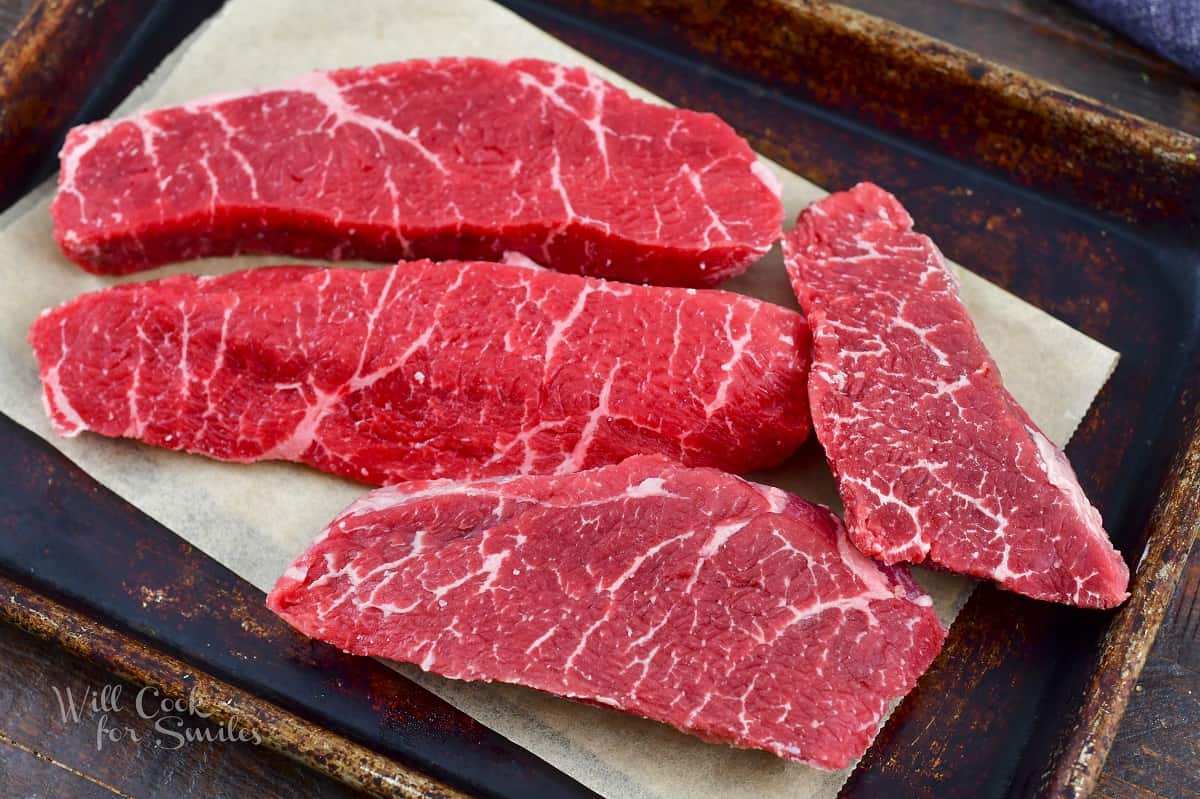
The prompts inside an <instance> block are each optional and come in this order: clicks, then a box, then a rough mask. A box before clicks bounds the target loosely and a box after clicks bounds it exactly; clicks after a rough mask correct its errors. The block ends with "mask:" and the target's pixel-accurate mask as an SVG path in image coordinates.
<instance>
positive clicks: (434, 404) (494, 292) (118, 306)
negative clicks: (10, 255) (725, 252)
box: [30, 261, 809, 485]
mask: <svg viewBox="0 0 1200 799" xmlns="http://www.w3.org/2000/svg"><path fill="white" fill-rule="evenodd" d="M30 341H31V343H32V344H33V348H34V351H35V354H36V355H37V358H38V361H39V363H40V365H41V377H42V382H43V387H44V399H45V404H46V408H47V411H48V413H49V415H50V419H51V421H52V422H53V424H54V427H55V429H56V430H57V431H58V432H59V433H60V434H62V435H66V436H71V435H75V434H77V433H79V432H81V431H84V430H93V431H95V432H97V433H101V434H103V435H107V436H125V437H128V438H136V439H140V440H142V441H145V442H147V443H150V444H154V445H156V446H160V447H168V448H170V449H177V450H186V451H188V452H197V453H202V454H204V455H209V456H211V457H214V458H220V459H222V460H230V461H242V462H245V461H256V460H291V461H300V462H303V463H308V464H311V465H313V466H316V467H317V468H319V469H324V470H326V471H329V472H333V473H335V474H340V475H343V476H346V477H350V478H353V479H356V480H360V481H363V482H366V483H371V484H375V485H379V484H384V483H390V482H397V481H401V480H409V479H423V478H431V477H454V478H467V477H478V476H490V475H500V474H514V473H523V474H527V473H548V472H569V471H575V470H578V469H582V468H587V467H589V466H595V465H601V464H606V463H616V462H619V461H620V460H622V459H624V458H625V457H627V456H629V455H632V454H637V453H640V452H650V453H655V452H657V453H663V454H666V455H669V456H671V457H673V458H675V459H678V460H680V461H682V462H684V463H687V464H689V465H704V466H718V467H720V468H723V469H726V470H728V471H734V472H746V471H750V470H753V469H757V468H761V467H764V466H766V465H769V464H777V463H779V462H781V461H782V460H783V459H784V458H786V457H787V455H788V454H790V453H791V452H792V451H793V450H794V449H795V448H796V447H797V446H798V445H799V444H800V442H801V441H803V440H804V438H805V437H806V436H807V435H808V430H809V421H808V400H807V397H806V396H805V392H804V385H805V381H806V378H807V374H808V345H809V338H808V328H807V326H806V324H805V322H804V318H803V317H802V316H801V315H800V314H798V313H796V312H795V311H790V310H787V309H784V308H780V307H778V306H775V305H771V304H769V303H764V302H760V301H758V300H754V299H751V298H748V297H743V296H741V295H738V294H730V293H727V292H723V291H713V290H697V289H674V288H658V287H652V286H635V285H630V284H625V283H609V282H606V281H603V280H599V279H595V278H584V277H578V276H574V275H563V274H559V273H556V272H552V271H549V270H546V269H539V268H531V267H520V266H508V265H504V264H495V263H482V262H478V263H471V262H444V263H441V264H434V263H431V262H429V261H422V262H414V263H401V264H398V265H396V266H393V267H390V268H384V269H370V270H360V269H317V268H311V267H304V266H295V267H275V268H267V269H253V270H247V271H243V272H235V273H232V274H228V275H224V276H221V277H212V278H203V277H201V278H197V277H193V276H190V275H181V276H177V277H169V278H165V279H162V280H157V281H152V282H148V283H143V284H130V285H125V286H119V287H116V288H110V289H107V290H105V291H100V292H96V293H94V294H87V295H84V296H82V297H80V298H78V299H76V300H73V301H71V302H68V303H66V304H65V305H62V306H59V307H58V308H55V309H51V310H49V311H45V312H43V313H42V315H41V316H40V317H39V318H38V319H37V320H36V321H35V322H34V324H33V326H32V328H31V331H30Z"/></svg>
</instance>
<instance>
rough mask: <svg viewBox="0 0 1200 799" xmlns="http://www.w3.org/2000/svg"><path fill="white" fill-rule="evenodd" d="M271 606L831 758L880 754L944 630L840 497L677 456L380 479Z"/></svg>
mask: <svg viewBox="0 0 1200 799" xmlns="http://www.w3.org/2000/svg"><path fill="white" fill-rule="evenodd" d="M267 604H268V605H270V607H271V608H272V609H273V610H274V611H275V612H276V613H278V614H279V615H280V616H282V617H283V618H284V619H285V620H287V621H288V623H290V624H292V625H293V626H295V627H296V628H297V629H299V630H301V631H302V632H304V633H306V634H307V635H310V636H312V637H314V638H319V639H321V640H324V641H328V642H330V643H332V644H334V645H335V646H338V647H341V648H342V649H344V650H346V651H348V652H352V653H354V654H359V655H373V656H377V657H384V658H390V659H392V660H400V661H407V662H410V663H416V664H418V665H419V666H420V667H421V668H423V669H425V670H427V671H432V672H436V673H438V674H442V675H445V676H447V677H453V678H455V679H461V680H485V681H491V680H500V681H503V682H510V683H517V684H520V685H526V686H529V687H532V688H537V689H539V690H542V691H549V692H551V693H555V694H558V695H560V696H566V697H571V698H573V699H579V700H583V701H585V702H591V703H597V704H602V705H608V706H611V707H614V708H618V709H620V710H624V711H627V712H630V713H635V714H637V715H640V716H645V717H647V718H651V719H655V720H657V721H663V722H666V723H668V724H671V725H673V726H675V727H678V728H679V729H681V730H683V731H684V732H688V733H691V734H693V735H697V736H699V737H701V738H704V739H705V740H708V741H713V742H720V743H728V744H733V745H734V746H739V747H752V748H757V749H766V750H768V751H770V752H774V753H775V754H777V755H779V756H781V757H785V758H789V759H791V760H799V761H802V762H805V763H809V764H812V765H814V766H817V767H818V768H825V769H833V768H842V767H844V766H846V765H848V764H849V763H850V762H852V761H853V760H854V759H855V758H857V757H858V756H859V755H861V754H862V753H863V751H864V750H865V749H866V748H867V746H868V745H869V744H870V742H871V739H872V738H873V737H874V736H875V732H876V730H877V729H878V728H879V723H880V720H881V719H882V717H883V715H884V713H885V712H886V710H887V708H888V707H889V705H890V703H891V702H892V701H893V700H894V699H896V698H898V697H900V696H903V695H904V694H905V693H907V692H908V690H909V689H910V688H912V686H913V684H914V683H915V682H916V680H917V677H918V676H920V674H921V673H922V672H923V671H924V670H925V669H926V667H928V666H929V664H930V662H932V660H933V658H934V656H935V655H936V654H937V652H938V650H939V648H940V647H941V643H942V639H943V637H944V631H943V630H942V627H941V625H940V624H939V622H938V619H937V616H936V615H935V614H934V612H933V609H932V607H931V604H932V603H931V602H930V599H929V597H928V596H926V595H925V594H924V593H923V592H922V591H921V590H920V588H918V587H917V585H916V583H914V582H913V581H912V578H911V577H909V575H908V572H907V571H906V570H905V569H904V567H902V566H901V567H888V566H879V565H878V564H876V563H874V562H873V561H871V560H868V559H867V558H865V557H863V556H862V555H861V554H859V553H858V552H857V551H856V550H855V549H854V547H853V546H851V545H850V543H849V542H848V541H847V540H846V537H845V531H844V529H843V528H842V525H841V523H840V522H839V521H838V519H837V517H835V516H834V515H833V514H832V513H830V512H829V510H828V509H826V508H823V507H821V506H819V505H813V504H810V503H808V502H805V501H803V500H801V499H799V498H797V497H795V496H791V495H789V494H787V493H785V492H783V491H780V490H779V489H776V488H770V487H768V486H762V485H756V484H754V483H748V482H746V481H744V480H741V479H739V478H736V477H732V476H730V475H727V474H722V473H721V472H718V471H716V470H714V469H688V468H685V467H682V466H679V465H676V464H673V463H671V462H670V461H668V460H667V459H665V458H663V457H661V456H637V457H632V458H629V459H628V460H626V461H624V462H623V463H620V464H618V465H615V466H606V467H602V468H599V469H592V470H589V471H585V472H579V473H577V474H573V475H569V476H564V477H517V478H498V479H494V480H485V481H476V482H451V481H449V480H442V481H433V482H418V483H405V484H401V485H396V486H391V487H388V488H383V489H379V490H377V491H373V492H371V493H369V494H367V495H366V496H364V497H362V498H361V499H359V500H358V501H357V502H355V503H354V504H353V505H351V506H350V507H349V508H347V509H346V510H345V511H344V512H343V513H342V514H341V516H339V517H338V518H337V519H335V520H334V521H333V523H332V524H330V525H329V527H328V528H326V530H325V531H324V532H323V533H321V534H320V535H319V536H317V538H316V540H315V541H314V542H313V543H312V545H311V546H310V547H309V549H308V551H307V552H305V553H304V554H303V555H301V556H300V558H299V559H298V560H297V561H296V562H295V563H294V564H293V565H292V566H291V567H290V568H288V570H287V571H286V572H285V573H284V575H283V577H282V578H280V580H279V582H278V583H277V584H276V585H275V588H274V590H273V591H272V592H271V594H270V596H269V597H268V598H267Z"/></svg>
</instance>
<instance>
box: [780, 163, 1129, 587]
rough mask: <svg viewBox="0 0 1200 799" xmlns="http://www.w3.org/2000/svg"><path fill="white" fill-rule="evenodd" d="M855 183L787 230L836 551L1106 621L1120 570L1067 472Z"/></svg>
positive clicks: (967, 324)
mask: <svg viewBox="0 0 1200 799" xmlns="http://www.w3.org/2000/svg"><path fill="white" fill-rule="evenodd" d="M912 224H913V223H912V219H911V217H909V215H908V213H907V212H906V211H905V210H904V208H903V207H901V205H900V203H899V202H897V200H896V198H895V197H893V196H891V195H890V194H888V193H887V192H885V191H883V190H882V189H880V188H879V187H878V186H873V185H871V184H869V183H862V184H859V185H858V186H856V187H854V188H853V189H851V190H850V191H848V192H844V193H841V194H834V195H832V196H830V197H828V198H826V199H825V200H822V201H821V202H818V203H815V204H814V205H812V206H810V207H809V208H808V209H806V210H805V211H804V212H803V213H801V214H800V219H799V221H798V222H797V224H796V228H795V230H794V231H792V232H791V233H789V234H786V235H785V237H784V254H785V260H786V263H787V268H788V274H789V275H790V277H791V280H792V286H793V288H794V289H795V291H796V296H797V297H798V298H799V300H800V305H801V306H802V307H803V308H804V312H805V313H806V314H807V315H808V321H809V324H810V325H811V326H812V329H813V368H812V372H811V376H810V378H809V401H810V403H811V404H812V413H813V425H814V428H815V430H816V433H817V438H818V439H819V440H820V441H821V444H822V445H823V446H824V447H825V453H826V455H828V457H829V462H830V464H831V465H832V467H833V470H834V473H835V474H836V475H837V478H838V486H839V489H840V492H841V496H842V502H843V504H844V505H845V508H846V524H847V526H848V527H849V530H850V538H851V539H852V540H853V541H854V543H855V545H857V546H858V548H859V549H860V550H862V551H863V552H864V553H866V554H867V555H870V556H872V557H875V558H879V559H881V560H883V561H884V562H885V563H896V562H898V561H909V562H912V563H921V562H923V561H928V562H929V563H931V564H932V565H934V566H938V567H941V568H943V569H948V570H950V571H955V572H960V573H962V574H969V575H972V576H975V577H984V578H987V579H990V580H994V581H996V582H997V583H999V585H1000V586H1001V587H1003V588H1006V589H1008V590H1010V591H1016V592H1018V593H1022V594H1026V595H1028V596H1031V597H1036V598H1038V599H1046V600H1050V601H1054V602H1065V603H1068V604H1072V605H1080V606H1082V607H1098V608H1105V607H1112V606H1114V605H1117V604H1119V603H1120V602H1122V601H1123V600H1124V599H1125V597H1126V596H1128V594H1127V593H1126V588H1127V586H1128V582H1129V570H1128V569H1127V568H1126V566H1125V563H1124V561H1122V560H1121V556H1120V555H1119V554H1118V553H1117V552H1116V551H1115V550H1114V549H1113V547H1112V545H1111V544H1110V543H1109V540H1108V536H1107V535H1106V534H1105V532H1104V528H1103V526H1102V524H1101V520H1100V514H1099V512H1097V510H1096V509H1095V508H1094V507H1092V505H1091V504H1090V503H1089V502H1088V499H1087V497H1086V496H1084V493H1083V489H1081V488H1080V487H1079V482H1078V481H1077V480H1076V478H1075V473H1074V472H1073V471H1072V470H1071V466H1070V464H1069V463H1068V462H1067V459H1066V456H1065V455H1063V453H1062V452H1061V451H1060V450H1059V449H1058V448H1057V447H1055V446H1054V445H1053V444H1052V443H1051V442H1050V441H1049V440H1048V439H1047V438H1046V436H1045V435H1043V434H1042V432H1041V431H1040V430H1039V429H1038V427H1037V425H1035V424H1034V423H1033V422H1032V421H1031V420H1030V419H1029V417H1028V416H1027V415H1026V413H1025V411H1024V410H1022V409H1021V406H1020V405H1018V404H1017V402H1016V400H1014V399H1013V398H1012V396H1011V395H1010V394H1009V393H1008V391H1007V390H1005V388H1004V385H1003V383H1002V382H1001V380H1000V372H999V371H998V370H997V368H996V364H995V363H994V362H993V361H992V358H991V356H990V355H988V352H987V349H986V348H985V347H984V345H983V342H981V341H980V340H979V336H978V334H977V333H976V331H975V326H974V325H973V324H972V323H971V319H970V318H969V317H968V316H967V312H966V309H965V308H963V305H962V302H961V301H960V300H959V296H958V283H957V281H956V280H955V278H954V277H953V276H952V275H951V273H950V272H949V271H948V270H947V268H946V264H945V261H944V260H943V259H942V254H941V253H940V252H939V251H938V249H937V247H935V246H934V244H933V242H932V241H930V240H929V239H928V238H927V237H925V236H922V235H920V234H918V233H915V232H913V230H912Z"/></svg>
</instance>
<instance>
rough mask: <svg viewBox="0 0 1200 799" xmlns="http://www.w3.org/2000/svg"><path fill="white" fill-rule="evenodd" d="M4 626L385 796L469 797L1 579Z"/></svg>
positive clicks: (412, 798)
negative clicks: (190, 704)
mask: <svg viewBox="0 0 1200 799" xmlns="http://www.w3.org/2000/svg"><path fill="white" fill-rule="evenodd" d="M0 597H2V598H3V600H4V601H2V602H0V622H4V623H7V624H11V625H14V626H15V627H18V628H19V629H22V630H25V631H26V632H28V633H30V634H32V635H34V636H37V637H38V638H41V639H43V640H46V641H51V642H54V643H56V644H58V645H59V646H61V647H62V648H63V649H65V650H66V651H67V652H70V653H71V654H73V655H75V656H77V657H80V658H84V659H86V660H88V661H90V662H92V663H97V664H99V665H101V666H103V667H104V668H106V669H108V670H109V671H111V672H112V673H113V674H115V675H116V676H118V677H121V678H122V679H125V680H128V681H130V682H133V683H136V684H138V685H151V686H154V687H155V688H157V689H158V690H160V691H162V692H163V694H165V695H166V696H170V697H172V698H182V699H187V697H188V696H189V695H191V697H192V698H193V700H194V702H195V705H196V707H198V708H200V709H201V710H203V711H204V712H206V713H208V714H209V715H210V716H211V718H212V719H213V720H215V721H216V722H218V723H222V722H229V721H233V722H236V724H237V725H238V726H239V727H241V728H242V729H245V730H246V731H247V732H255V733H257V734H258V736H259V737H260V738H261V739H262V743H263V745H264V746H266V747H268V748H270V749H272V750H274V751H276V752H279V753H281V754H283V755H285V756H286V757H289V758H292V759H293V760H296V761H298V762H299V763H301V764H303V765H305V766H307V767H309V768H312V769H314V770H317V771H320V772H323V773H326V774H329V775H330V776H332V777H334V778H335V779H339V780H341V781H342V782H344V783H346V784H347V785H350V786H352V787H354V788H356V789H358V790H361V791H365V792H367V793H369V794H372V795H374V796H380V797H397V796H399V797H405V798H406V799H466V794H463V793H460V792H458V791H456V790H454V789H453V788H451V787H449V786H447V785H445V784H443V783H440V782H438V781H437V780H434V779H432V778H430V777H427V776H425V775H424V774H421V773H419V772H417V771H414V770H412V769H409V768H406V767H405V766H402V765H400V764H398V763H396V762H394V761H392V760H390V759H388V758H386V757H383V756H382V755H379V754H377V753H375V752H372V751H371V750H369V749H367V748H365V747H362V746H359V745H358V744H355V743H352V742H350V741H348V740H346V739H345V738H342V737H340V736H337V735H334V734H332V733H330V732H328V731H327V730H324V729H322V728H321V727H318V726H316V725H314V724H310V723H309V722H307V721H304V720H303V719H301V718H298V717H297V716H294V715H292V714H291V713H288V712H287V711H285V710H282V709H281V708H279V707H277V706H276V705H273V704H271V703H270V702H266V701H263V700H262V699H259V698H257V697H255V696H252V695H251V694H248V693H246V692H245V691H242V690H240V689H238V688H236V687H234V686H232V685H230V684H229V683H226V682H223V681H221V680H218V679H215V678H214V677H211V676H209V675H207V674H205V673H204V672H202V671H199V670H197V669H194V668H192V667H191V666H189V665H188V664H186V663H184V662H183V661H180V660H177V659H175V658H173V657H170V656H168V655H164V654H162V653H160V652H157V651H155V650H153V649H151V648H149V647H147V646H145V645H144V644H142V643H140V642H138V641H136V640H134V639H133V638H130V637H129V636H126V635H123V634H122V633H120V632H117V631H116V630H113V629H110V628H108V627H105V626H103V625H101V624H98V623H97V622H95V621H93V620H91V619H90V618H88V617H87V616H84V615H82V614H79V613H76V612H74V611H72V610H69V609H67V608H65V607H64V606H62V605H59V604H57V603H56V602H52V601H51V600H49V599H46V598H45V597H43V596H41V595H40V594H37V593H35V592H33V591H31V590H30V589H28V588H26V587H25V586H23V585H21V584H19V583H16V582H13V581H12V580H10V579H8V578H7V577H4V576H0Z"/></svg>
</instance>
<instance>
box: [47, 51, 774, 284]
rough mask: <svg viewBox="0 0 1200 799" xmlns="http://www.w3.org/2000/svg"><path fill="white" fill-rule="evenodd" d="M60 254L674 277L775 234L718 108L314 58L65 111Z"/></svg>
mask: <svg viewBox="0 0 1200 799" xmlns="http://www.w3.org/2000/svg"><path fill="white" fill-rule="evenodd" d="M52 213H53V216H54V228H55V235H56V237H57V239H58V242H59V244H60V246H61V247H62V249H63V252H64V253H66V255H67V257H68V258H70V259H71V260H73V261H75V262H76V263H78V264H80V265H81V266H83V267H84V268H85V269H88V270H90V271H93V272H99V273H106V274H121V273H126V272H132V271H136V270H139V269H145V268H148V267H152V266H156V265H158V264H162V263H167V262H170V261H179V260H184V259H189V258H198V257H201V256H209V255H231V254H237V253H268V254H269V253H278V254H288V255H294V256H299V257H313V258H325V259H335V260H340V259H345V258H363V259H367V260H374V261H383V262H386V263H394V262H395V261H397V260H401V259H413V258H432V259H434V260H445V259H455V258H461V259H468V260H471V259H478V260H496V259H497V258H498V257H499V256H500V255H501V253H502V252H504V251H506V250H509V251H514V252H521V253H523V254H525V255H527V256H529V257H530V258H533V259H535V260H536V261H538V262H539V263H542V264H545V265H546V266H550V267H552V268H555V269H557V270H560V271H564V272H572V273H580V274H587V275H594V276H598V277H605V278H612V279H619V280H626V281H630V282H636V283H655V284H659V285H677V286H711V285H715V284H716V283H717V282H719V281H720V280H722V279H724V278H726V277H729V276H731V275H734V274H737V273H738V272H741V271H742V270H744V269H745V268H746V267H747V266H748V265H749V264H750V263H752V262H753V261H755V260H756V259H757V258H758V257H759V256H761V255H762V254H763V253H764V252H765V251H766V250H767V248H768V247H770V245H771V244H772V243H773V242H774V241H775V240H776V239H777V238H778V237H779V234H780V223H781V221H782V218H783V207H782V205H781V204H780V201H779V185H778V182H777V181H776V180H775V178H774V176H773V175H771V174H770V172H769V171H768V170H767V169H766V168H765V167H763V166H762V165H761V164H759V163H758V162H757V161H756V160H755V157H754V154H753V153H752V152H751V150H750V148H749V146H748V145H747V144H746V142H745V141H743V140H742V139H741V138H740V137H738V135H737V134H736V133H735V132H734V131H733V129H732V128H730V127H729V126H728V125H726V124H725V123H724V122H722V121H721V120H720V119H719V118H717V117H716V116H714V115H712V114H702V113H696V112H693V111H683V110H676V109H672V108H666V107H662V106H657V105H651V104H648V103H644V102H642V101H640V100H634V99H632V98H631V97H629V96H628V95H627V94H626V93H625V92H623V91H621V90H620V89H618V88H616V87H614V86H612V85H611V84H609V83H606V82H605V81H603V80H601V79H599V78H597V77H596V76H594V75H592V74H591V73H589V72H587V71H586V70H583V69H581V68H567V67H563V66H560V65H557V64H551V63H548V62H545V61H536V60H522V61H514V62H511V63H507V64H505V63H498V62H494V61H487V60H484V59H476V58H447V59H440V60H435V61H405V62H399V63H394V64H384V65H381V66H375V67H367V68H358V69H343V70H337V71H334V72H314V73H312V74H310V75H307V76H305V77H303V78H300V79H298V80H296V81H294V82H292V83H290V84H287V85H283V86H279V87H276V88H269V89H262V90H259V91H255V92H252V93H248V94H238V95H230V96H225V97H220V98H214V99H211V100H202V101H198V102H194V103H191V104H188V105H183V106H179V107H175V108H166V109H162V110H158V111H151V112H148V113H144V114H140V115H138V116H133V117H129V118H126V119H119V120H105V121H101V122H96V123H92V124H90V125H83V126H80V127H77V128H75V129H74V130H72V131H71V132H70V134H69V135H68V136H67V140H66V144H65V145H64V147H63V150H62V153H61V169H60V172H59V192H58V196H57V198H56V199H55V201H54V206H53V209H52Z"/></svg>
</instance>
